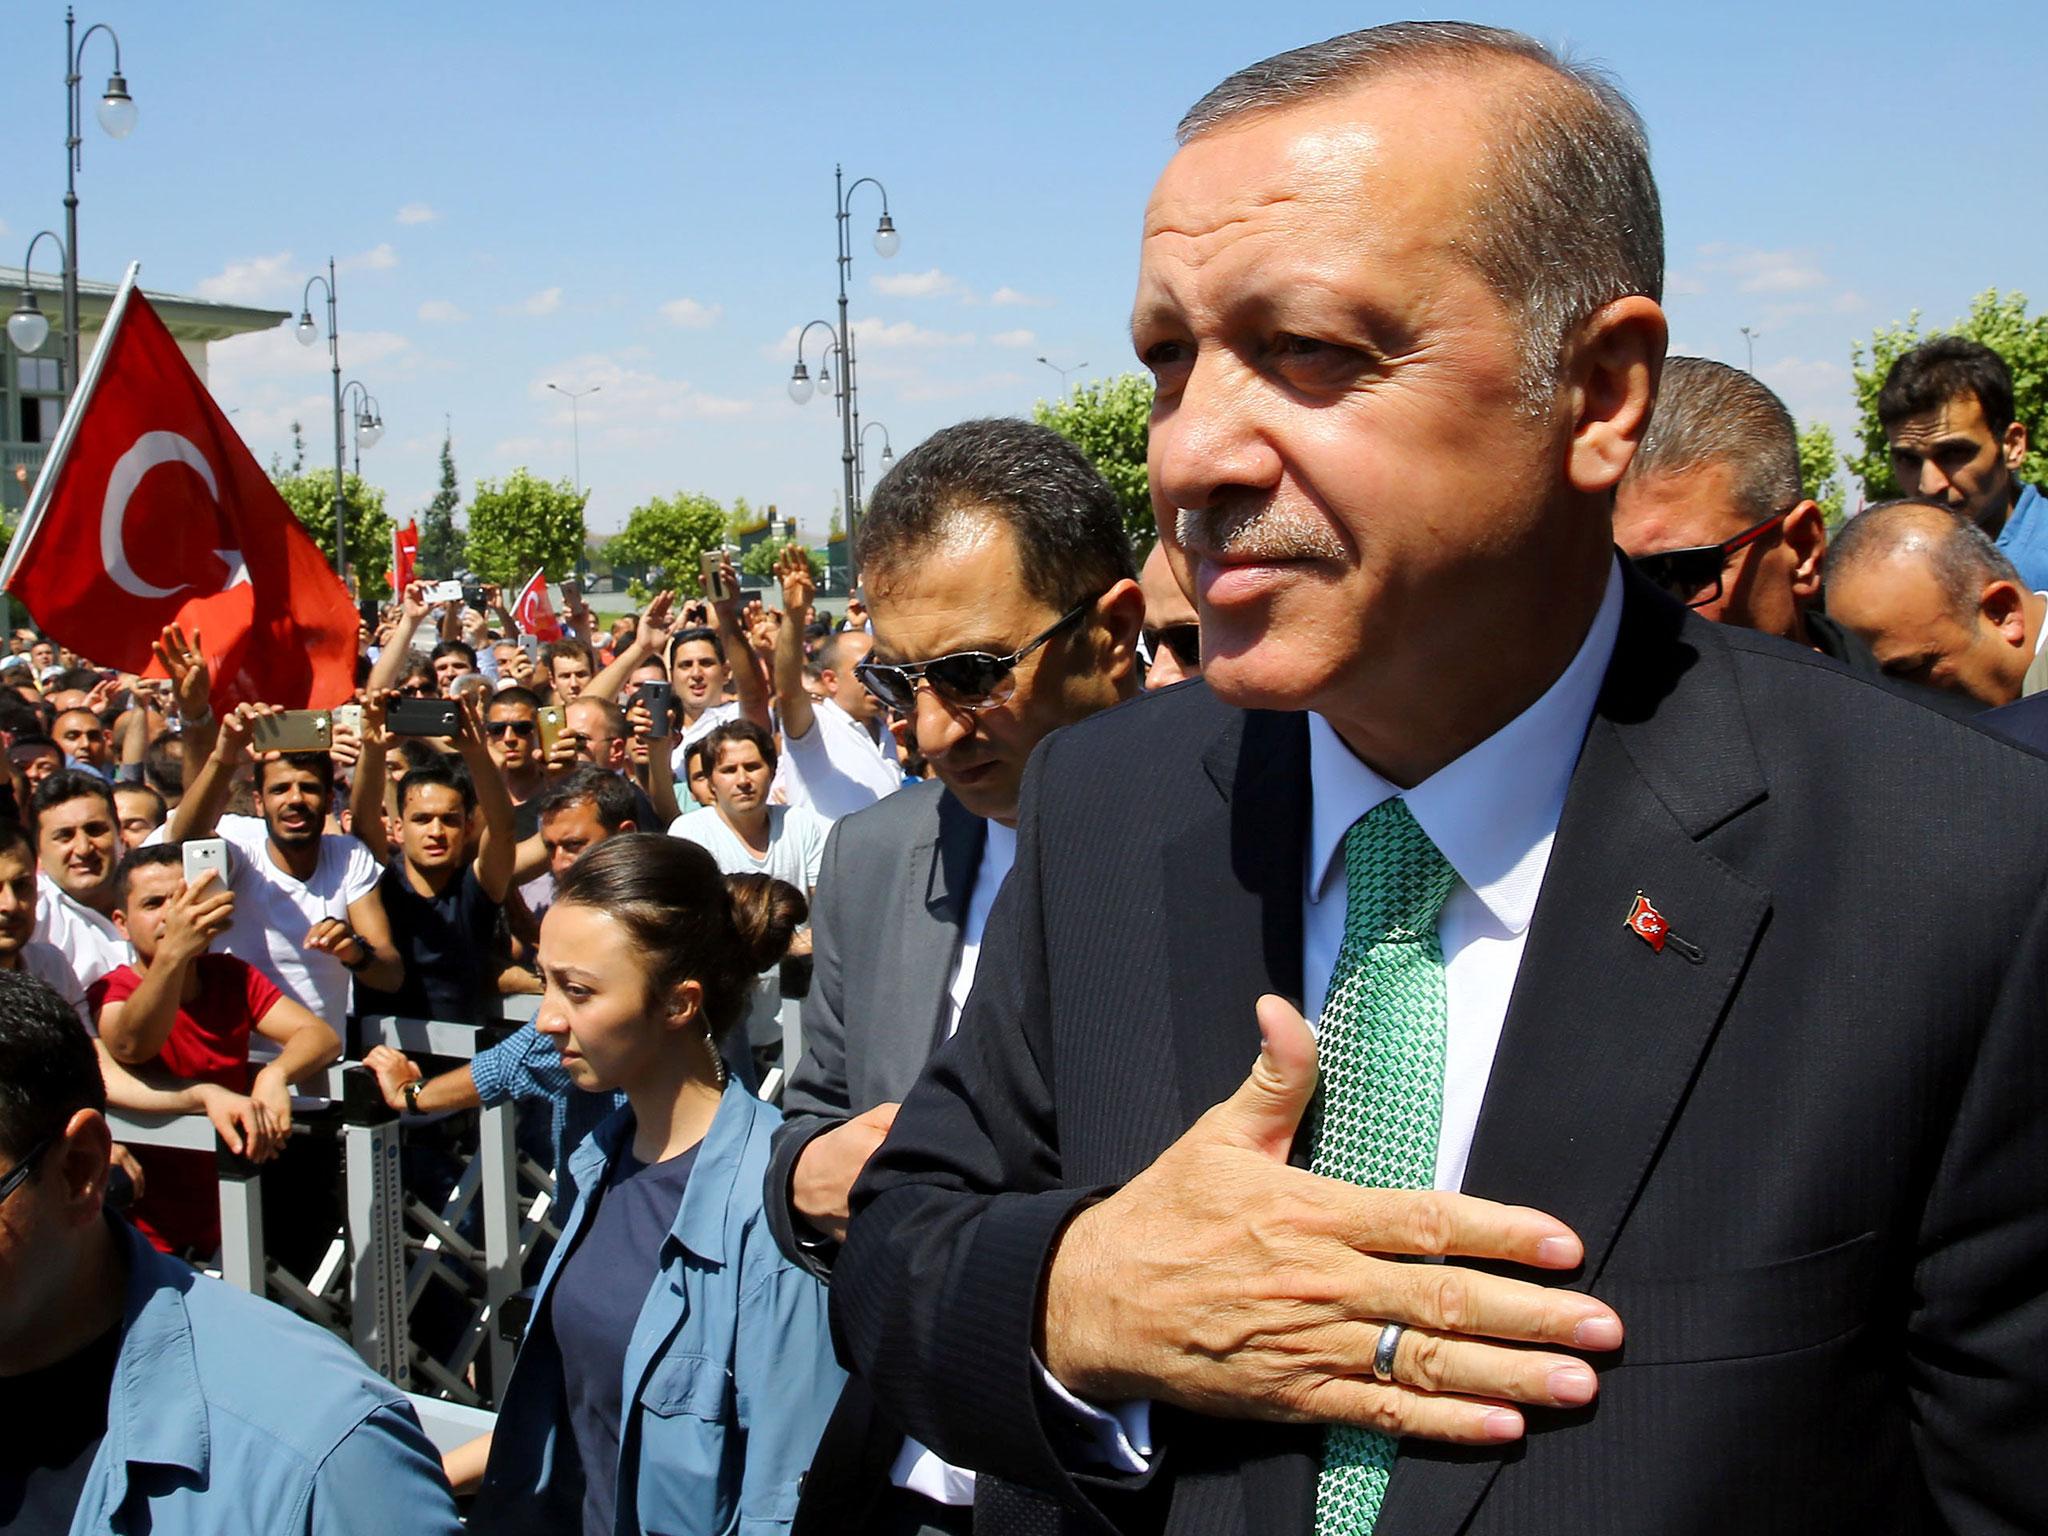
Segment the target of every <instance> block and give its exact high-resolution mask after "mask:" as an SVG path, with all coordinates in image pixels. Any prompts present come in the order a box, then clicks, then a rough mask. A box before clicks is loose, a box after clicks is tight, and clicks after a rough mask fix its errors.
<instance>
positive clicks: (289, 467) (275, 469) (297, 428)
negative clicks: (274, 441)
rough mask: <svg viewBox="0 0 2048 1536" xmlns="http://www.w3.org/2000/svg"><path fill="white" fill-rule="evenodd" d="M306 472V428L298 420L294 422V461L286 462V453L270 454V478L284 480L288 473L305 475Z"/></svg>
mask: <svg viewBox="0 0 2048 1536" xmlns="http://www.w3.org/2000/svg"><path fill="white" fill-rule="evenodd" d="M305 472H306V429H305V428H304V427H303V426H301V425H300V424H299V423H298V422H296V421H295V422H293V423H292V461H291V463H290V464H286V463H285V461H284V455H283V454H281V453H273V454H272V455H271V456H270V478H271V479H273V480H282V479H284V478H285V477H286V476H288V475H303V474H304V473H305Z"/></svg>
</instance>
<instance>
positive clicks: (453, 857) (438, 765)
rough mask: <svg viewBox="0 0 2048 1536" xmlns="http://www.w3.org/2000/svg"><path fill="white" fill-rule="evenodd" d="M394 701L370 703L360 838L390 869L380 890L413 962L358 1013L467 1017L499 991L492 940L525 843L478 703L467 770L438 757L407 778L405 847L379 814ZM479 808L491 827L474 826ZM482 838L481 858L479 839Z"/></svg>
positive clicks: (465, 735)
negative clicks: (519, 839) (387, 721)
mask: <svg viewBox="0 0 2048 1536" xmlns="http://www.w3.org/2000/svg"><path fill="white" fill-rule="evenodd" d="M389 697H390V696H389V694H385V693H379V694H375V695H373V696H372V697H371V698H370V700H369V701H368V702H367V703H366V704H365V705H364V706H363V746H362V757H361V759H360V761H359V762H358V763H357V764H356V793H355V796H354V800H355V804H356V805H357V807H358V808H359V809H358V811H357V814H356V815H355V816H354V818H353V824H354V829H355V834H356V836H357V837H358V838H360V839H361V840H362V842H363V844H364V846H365V847H367V848H368V849H369V850H370V851H371V853H373V854H375V855H376V856H377V858H378V860H379V862H381V863H383V864H384V874H383V878H382V880H381V881H380V883H379V888H380V890H381V891H382V893H383V898H384V910H385V912H386V913H387V914H388V915H389V917H390V919H391V932H392V938H393V941H394V942H395V944H396V945H397V947H398V950H399V952H400V953H401V954H402V955H403V956H404V958H405V980H404V982H403V984H402V985H401V986H400V987H399V988H398V990H397V991H395V992H379V991H377V990H375V989H373V988H370V987H364V986H362V985H360V984H359V985H358V986H357V988H356V1009H357V1011H358V1012H360V1013H392V1014H397V1015H399V1016H400V1017H403V1018H416V1019H420V1018H427V1019H455V1020H467V1019H472V1018H474V1017H476V1011H477V1004H478V1000H479V999H480V998H482V997H484V996H489V995H495V990H496V989H495V988H494V987H493V986H491V985H490V973H491V972H490V968H491V953H492V935H493V933H494V931H495V930H496V927H497V922H498V912H499V909H500V908H501V907H502V906H503V904H504V901H505V892H506V890H507V889H508V888H509V886H510V885H511V881H512V862H513V855H514V850H515V848H516V846H517V844H516V842H515V833H514V830H513V815H512V798H511V796H510V795H509V794H508V793H507V792H506V790H505V781H504V779H503V778H502V777H501V776H500V775H499V773H498V770H497V766H496V765H495V764H494V763H493V762H492V761H491V754H490V749H489V747H488V745H487V744H486V738H485V734H484V725H483V716H482V712H481V711H480V710H479V709H478V708H477V705H476V701H475V700H473V699H472V700H469V701H467V702H465V703H464V704H463V706H462V728H461V731H460V733H459V734H458V735H457V736H456V738H455V743H456V750H457V751H458V752H459V753H460V755H461V759H462V761H461V763H460V765H458V764H456V763H454V762H452V761H449V760H447V759H445V758H443V759H438V760H429V761H427V762H424V763H421V764H419V765H418V766H416V767H414V768H413V769H412V771H411V772H409V773H407V774H406V776H405V778H404V779H403V781H401V783H400V784H399V788H398V824H397V826H396V828H394V829H392V831H395V833H396V843H397V847H396V850H395V853H394V850H393V848H392V845H391V844H392V840H391V837H390V835H389V834H388V833H387V830H386V827H385V825H384V818H383V816H382V815H381V814H380V813H379V812H378V811H377V810H376V807H379V806H381V805H382V804H383V799H384V771H385V770H384V760H385V756H386V754H387V752H388V751H389V750H390V745H391V738H390V735H389V733H388V732H387V731H386V730H385V729H384V711H385V706H386V703H387V702H388V699H389ZM479 811H481V812H482V816H481V823H482V824H481V827H480V828H476V827H475V823H476V822H477V821H478V816H477V813H478V812H479ZM472 830H475V832H476V835H475V838H474V848H473V852H474V860H473V861H472V857H471V855H472V839H471V833H472Z"/></svg>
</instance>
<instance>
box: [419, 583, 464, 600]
mask: <svg viewBox="0 0 2048 1536" xmlns="http://www.w3.org/2000/svg"><path fill="white" fill-rule="evenodd" d="M422 596H424V597H425V599H426V601H428V602H430V603H459V602H461V601H462V583H461V582H459V581H430V582H428V583H427V590H426V591H425V593H423V594H422Z"/></svg>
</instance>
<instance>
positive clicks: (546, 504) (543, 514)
mask: <svg viewBox="0 0 2048 1536" xmlns="http://www.w3.org/2000/svg"><path fill="white" fill-rule="evenodd" d="M588 499H589V498H588V496H587V495H579V494H578V493H577V491H576V490H575V488H574V487H572V486H571V485H570V484H569V482H568V481H566V480H543V479H541V478H540V476H538V475H536V474H534V473H533V472H532V471H531V470H529V469H526V468H524V467H521V468H519V469H515V470H513V471H512V473H511V474H509V475H507V476H506V477H505V478H504V479H503V480H479V481H477V483H476V490H475V492H474V493H473V494H472V495H471V496H470V498H469V563H470V564H471V565H472V566H473V567H474V568H475V569H476V572H477V574H478V575H479V576H481V577H483V578H484V580H486V581H495V582H498V583H499V584H501V585H505V584H511V583H518V582H523V581H525V580H526V578H527V577H529V576H531V575H532V574H533V572H534V569H535V567H539V568H541V569H543V570H545V571H547V573H548V574H549V575H550V576H552V577H554V578H555V579H556V580H560V579H561V578H562V577H564V576H573V575H574V574H575V572H576V558H577V556H578V555H580V554H581V553H582V552H583V537H584V533H583V504H584V502H585V501H587V500H588Z"/></svg>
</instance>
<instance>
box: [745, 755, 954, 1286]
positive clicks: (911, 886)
mask: <svg viewBox="0 0 2048 1536" xmlns="http://www.w3.org/2000/svg"><path fill="white" fill-rule="evenodd" d="M987 837H988V823H987V822H985V821H983V820H982V819H981V818H980V817H979V816H977V815H975V814H974V813H973V812H972V811H970V810H968V809H967V807H965V806H964V805H962V804H961V803H960V802H959V801H958V800H956V799H955V798H954V797H953V794H952V792H951V791H950V790H948V789H947V788H946V787H945V786H944V785H943V784H940V783H938V782H936V781H933V782H930V783H925V784H914V785H911V786H909V787H907V788H904V789H900V790H898V791H897V792H896V793H895V794H893V795H886V796H884V797H883V798H882V799H880V800H878V801H876V802H875V803H874V804H873V805H871V806H868V807H867V808H865V809H864V810H861V811H858V812H856V813H855V814H853V815H851V816H847V817H844V818H842V819H841V820H840V821H839V822H838V823H836V824H835V825H834V826H833V828H832V832H831V835H830V836H829V837H828V838H826V840H825V852H824V856H823V858H822V859H821V861H820V863H819V869H818V886H817V892H816V899H815V900H814V901H813V902H812V904H811V945H812V954H813V956H814V960H813V964H812V972H811V990H810V992H809V994H808V995H807V996H806V997H805V998H804V1015H803V1018H804V1055H803V1060H802V1061H801V1062H800V1063H798V1065H797V1068H796V1070H795V1071H794V1072H793V1073H791V1074H790V1078H789V1082H788V1084H787V1086H786V1087H785V1088H784V1089H783V1094H782V1113H783V1122H782V1124H781V1125H780V1126H779V1127H778V1128H777V1129H776V1132H775V1142H774V1149H773V1152H772V1153H771V1155H770V1158H769V1162H768V1181H767V1191H766V1197H767V1208H768V1225H769V1228H770V1230H771V1231H773V1232H774V1234H775V1242H776V1245H777V1246H778V1247H780V1248H781V1249H782V1251H783V1252H784V1253H785V1254H787V1255H788V1256H789V1259H790V1261H791V1262H792V1263H795V1264H801V1265H802V1266H804V1268H806V1269H808V1270H810V1271H811V1272H812V1273H813V1274H815V1275H816V1276H817V1277H818V1278H819V1279H820V1280H830V1279H831V1278H832V1268H831V1261H832V1258H833V1251H832V1250H831V1249H830V1248H829V1247H827V1248H820V1247H818V1246H817V1245H815V1244H809V1245H807V1244H805V1243H803V1242H800V1241H799V1239H798V1236H797V1231H796V1213H795V1212H794V1211H793V1210H791V1208H790V1204H789V1177H790V1174H791V1173H792V1172H793V1171H794V1170H795V1168H796V1160H797V1157H798V1155H799V1154H800V1153H801V1152H802V1151H803V1149H804V1147H805V1146H806V1145H807V1144H808V1143H809V1142H810V1140H811V1138H812V1137H813V1136H816V1135H818V1134H819V1133H820V1132H821V1131H828V1130H830V1129H832V1127H834V1126H835V1125H839V1124H841V1123H842V1122H844V1121H846V1120H848V1119H850V1118H852V1117H853V1116H855V1115H858V1114H863V1113H865V1112H866V1111H868V1110H870V1109H873V1108H874V1107H875V1106H876V1105H877V1104H893V1103H896V1102H898V1101H899V1100H901V1099H902V1097H903V1096H904V1095H905V1094H906V1093H908V1092H910V1085H911V1084H912V1083H914V1082H916V1081H917V1075H918V1073H920V1072H922V1071H923V1070H924V1064H925V1063H926V1062H927V1061H929V1060H930V1059H931V1054H932V1051H933V1050H934V1049H935V1048H936V1047H937V1046H938V1043H939V1041H940V1039H941V1038H943V1035H942V1031H943V1030H944V1028H945V1025H946V1020H947V1017H948V1013H947V999H946V989H947V986H948V985H949V984H950V982H951V981H952V977H953V961H954V958H955V957H956V956H957V955H958V954H959V951H960V929H961V925H962V924H963V923H964V922H965V921H966V919H967V899H968V896H969V895H970V894H971V892H972V889H973V885H974V872H975V869H976V868H977V866H978V865H979V864H980V862H981V849H982V844H983V843H984V842H985V841H986V839H987Z"/></svg>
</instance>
